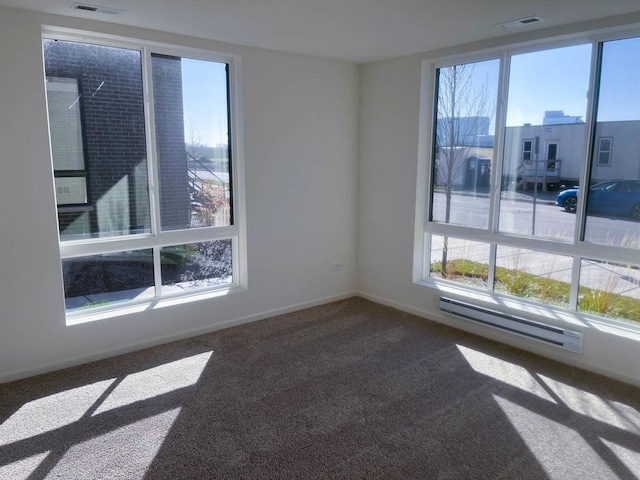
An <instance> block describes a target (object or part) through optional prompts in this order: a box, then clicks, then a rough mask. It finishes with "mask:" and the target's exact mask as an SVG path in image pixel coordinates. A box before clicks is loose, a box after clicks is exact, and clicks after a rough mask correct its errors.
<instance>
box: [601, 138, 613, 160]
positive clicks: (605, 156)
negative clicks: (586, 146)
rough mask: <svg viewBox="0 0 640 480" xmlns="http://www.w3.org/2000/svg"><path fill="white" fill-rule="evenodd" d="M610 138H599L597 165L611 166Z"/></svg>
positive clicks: (611, 140)
mask: <svg viewBox="0 0 640 480" xmlns="http://www.w3.org/2000/svg"><path fill="white" fill-rule="evenodd" d="M612 142H613V139H612V138H600V140H599V141H598V165H611V143H612Z"/></svg>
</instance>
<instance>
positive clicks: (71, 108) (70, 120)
mask: <svg viewBox="0 0 640 480" xmlns="http://www.w3.org/2000/svg"><path fill="white" fill-rule="evenodd" d="M46 81H47V98H48V101H49V117H50V119H51V126H50V129H51V154H52V157H53V169H54V176H55V186H56V199H57V203H58V209H59V210H62V211H73V210H80V211H81V210H83V209H85V206H86V205H87V202H88V192H87V169H86V167H85V161H84V141H83V138H82V124H81V122H82V120H81V117H80V112H81V109H80V102H81V98H80V96H79V93H78V79H77V78H57V77H48V78H47V80H46Z"/></svg>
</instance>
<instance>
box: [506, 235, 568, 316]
mask: <svg viewBox="0 0 640 480" xmlns="http://www.w3.org/2000/svg"><path fill="white" fill-rule="evenodd" d="M572 265H573V259H572V258H571V257H567V256H564V255H554V254H551V253H544V252H535V251H533V250H525V249H521V248H512V247H504V246H498V248H497V251H496V271H495V285H494V290H495V291H496V292H503V293H508V294H509V295H514V296H516V297H522V298H529V299H532V300H537V301H539V302H543V303H550V304H553V305H561V306H564V307H567V306H568V305H569V291H570V286H571V269H572Z"/></svg>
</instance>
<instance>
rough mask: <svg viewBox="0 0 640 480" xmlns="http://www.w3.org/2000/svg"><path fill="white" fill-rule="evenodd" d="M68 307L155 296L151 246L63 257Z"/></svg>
mask: <svg viewBox="0 0 640 480" xmlns="http://www.w3.org/2000/svg"><path fill="white" fill-rule="evenodd" d="M62 271H63V276H64V296H65V303H66V307H67V311H71V310H78V309H86V308H90V307H95V306H103V305H107V304H111V303H116V302H124V301H129V300H134V299H140V298H148V297H153V296H154V294H155V289H154V280H153V254H152V251H151V249H147V250H134V251H128V252H118V253H108V254H102V255H92V256H90V257H81V258H72V259H66V260H63V261H62Z"/></svg>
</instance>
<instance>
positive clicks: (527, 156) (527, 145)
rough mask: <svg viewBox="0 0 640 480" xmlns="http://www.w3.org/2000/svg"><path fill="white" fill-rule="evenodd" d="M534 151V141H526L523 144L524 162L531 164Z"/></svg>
mask: <svg viewBox="0 0 640 480" xmlns="http://www.w3.org/2000/svg"><path fill="white" fill-rule="evenodd" d="M532 150H533V141H532V140H524V141H523V142H522V162H523V163H524V162H530V161H531V151H532Z"/></svg>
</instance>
